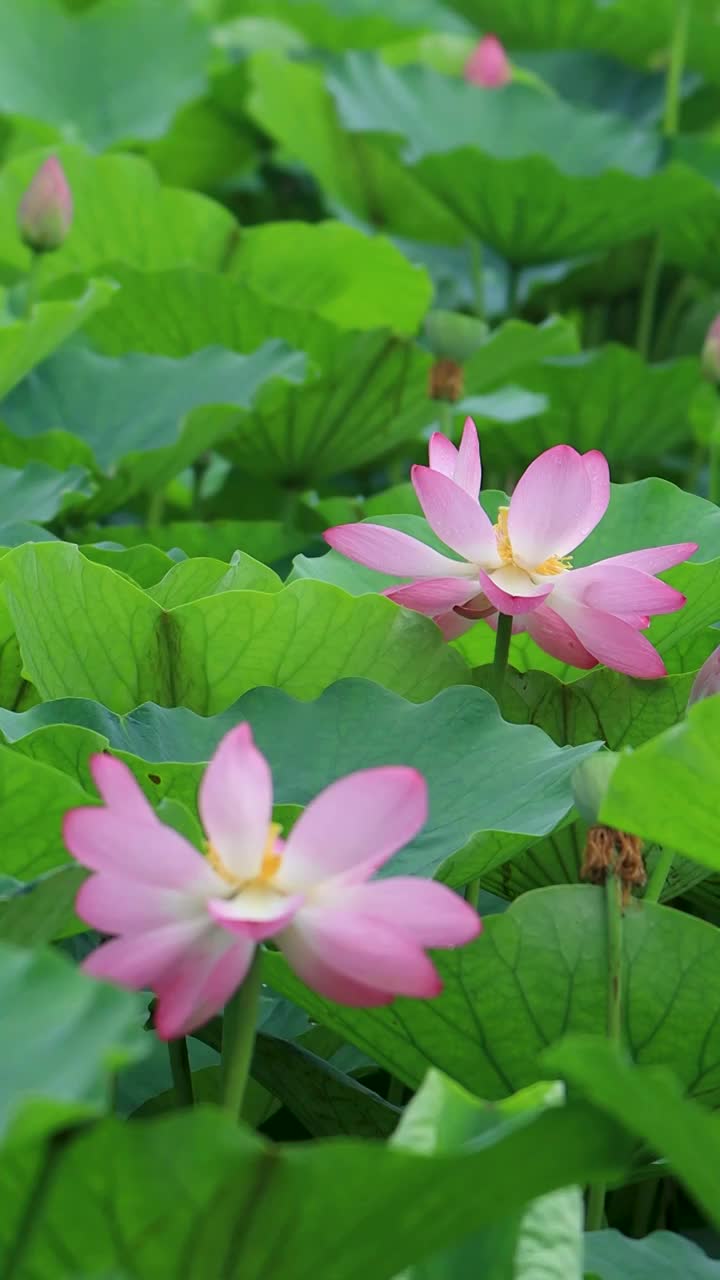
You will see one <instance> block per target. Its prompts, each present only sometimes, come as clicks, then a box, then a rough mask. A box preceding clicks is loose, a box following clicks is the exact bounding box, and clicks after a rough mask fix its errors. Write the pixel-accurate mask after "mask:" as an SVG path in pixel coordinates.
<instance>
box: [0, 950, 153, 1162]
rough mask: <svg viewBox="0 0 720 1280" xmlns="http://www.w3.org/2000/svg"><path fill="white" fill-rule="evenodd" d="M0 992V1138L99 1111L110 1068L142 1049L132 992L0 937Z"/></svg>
mask: <svg viewBox="0 0 720 1280" xmlns="http://www.w3.org/2000/svg"><path fill="white" fill-rule="evenodd" d="M0 997H1V1002H2V1009H3V1071H2V1085H1V1086H0V1135H1V1136H2V1139H3V1141H4V1142H5V1143H13V1142H17V1143H21V1142H22V1143H26V1142H28V1141H29V1140H31V1139H34V1138H37V1137H39V1136H40V1135H41V1134H43V1133H44V1132H49V1131H51V1130H52V1129H54V1128H55V1129H59V1128H61V1127H64V1126H65V1125H66V1124H68V1123H69V1122H71V1121H72V1120H74V1119H78V1118H82V1117H83V1116H87V1115H92V1114H93V1113H98V1112H102V1111H104V1110H105V1109H106V1107H107V1102H108V1085H109V1082H110V1079H111V1077H112V1075H113V1074H114V1073H115V1072H116V1071H117V1070H118V1069H119V1068H120V1067H122V1066H125V1064H126V1063H129V1062H133V1061H135V1060H137V1059H138V1058H141V1057H142V1056H143V1052H144V1048H145V1045H144V1041H145V1040H146V1037H145V1035H144V1033H143V1031H142V1021H141V1009H142V1002H141V1001H140V1000H139V999H138V997H137V996H135V995H131V994H130V993H129V992H126V991H118V990H115V989H113V988H112V987H109V986H106V985H105V984H104V983H99V982H96V981H95V980H94V979H92V978H88V977H86V976H85V975H84V974H82V973H79V972H78V971H77V970H76V969H75V968H74V967H73V966H72V965H70V964H69V963H68V961H67V960H65V959H64V958H63V957H62V956H59V955H58V954H57V953H54V952H51V951H25V950H21V949H20V948H19V947H14V946H10V944H9V943H5V942H3V943H1V944H0ZM5 1158H8V1156H7V1154H6V1156H5Z"/></svg>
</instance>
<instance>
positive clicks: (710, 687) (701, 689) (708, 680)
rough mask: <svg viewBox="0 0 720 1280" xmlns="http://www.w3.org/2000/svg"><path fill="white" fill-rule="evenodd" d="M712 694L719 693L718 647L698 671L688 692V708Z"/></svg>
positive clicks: (719, 646)
mask: <svg viewBox="0 0 720 1280" xmlns="http://www.w3.org/2000/svg"><path fill="white" fill-rule="evenodd" d="M714 693H720V645H718V647H717V649H713V651H712V653H711V654H710V657H709V658H706V659H705V661H704V662H703V664H702V666H701V668H700V670H699V671H698V673H697V675H696V677H695V680H694V681H693V687H692V689H691V690H690V697H689V698H688V706H689V707H691V706H692V704H693V703H694V702H699V701H700V699H701V698H711V697H712V696H713V694H714Z"/></svg>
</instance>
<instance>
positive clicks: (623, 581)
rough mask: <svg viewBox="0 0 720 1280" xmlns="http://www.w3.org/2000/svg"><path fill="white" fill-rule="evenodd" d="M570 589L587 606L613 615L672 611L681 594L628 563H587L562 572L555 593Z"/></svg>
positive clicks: (679, 605) (681, 602) (682, 600)
mask: <svg viewBox="0 0 720 1280" xmlns="http://www.w3.org/2000/svg"><path fill="white" fill-rule="evenodd" d="M566 592H569V593H571V594H572V595H573V596H574V597H575V598H576V599H580V600H582V602H583V604H587V605H589V606H590V608H591V609H600V610H602V611H603V613H614V614H616V615H624V614H626V613H627V614H630V615H637V614H641V615H642V614H649V615H651V616H652V614H654V613H674V612H675V610H676V609H681V608H682V606H683V605H684V604H685V596H684V595H682V594H681V592H679V591H676V590H675V588H674V587H670V586H668V584H667V583H666V582H661V581H660V580H659V579H658V578H653V576H652V574H649V573H643V571H642V570H641V569H633V568H631V567H630V566H629V565H602V564H600V565H598V564H594V565H589V566H588V568H587V569H574V570H573V571H572V573H568V574H565V575H564V576H563V580H562V582H561V583H560V584H559V587H558V593H559V594H562V595H565V594H566Z"/></svg>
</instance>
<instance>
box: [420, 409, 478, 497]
mask: <svg viewBox="0 0 720 1280" xmlns="http://www.w3.org/2000/svg"><path fill="white" fill-rule="evenodd" d="M428 453H429V459H430V468H431V470H432V471H439V472H441V474H442V475H444V476H448V477H449V478H450V480H454V481H455V484H458V485H460V488H461V489H464V490H465V492H466V493H468V494H469V495H470V497H471V498H473V499H474V500H475V501H477V497H478V494H479V492H480V481H481V479H482V471H481V466H480V444H479V441H478V434H477V428H476V426H475V423H474V422H473V420H472V418H466V419H465V425H464V427H463V433H462V440H461V441H460V448H459V450H458V449H456V448H455V445H454V444H453V443H452V441H451V440H448V438H447V436H444V435H443V434H442V432H441V431H435V432H434V433H433V435H432V436H431V437H430V447H429V450H428Z"/></svg>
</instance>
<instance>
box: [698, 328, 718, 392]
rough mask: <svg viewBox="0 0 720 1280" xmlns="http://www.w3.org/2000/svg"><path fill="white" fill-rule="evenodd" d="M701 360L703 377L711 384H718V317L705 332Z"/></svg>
mask: <svg viewBox="0 0 720 1280" xmlns="http://www.w3.org/2000/svg"><path fill="white" fill-rule="evenodd" d="M701 358H702V367H703V373H704V374H705V377H706V378H709V379H710V381H711V382H720V316H716V317H715V319H714V320H713V322H712V324H711V325H710V328H709V329H708V331H707V337H706V338H705V342H704V343H703V349H702V357H701Z"/></svg>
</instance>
